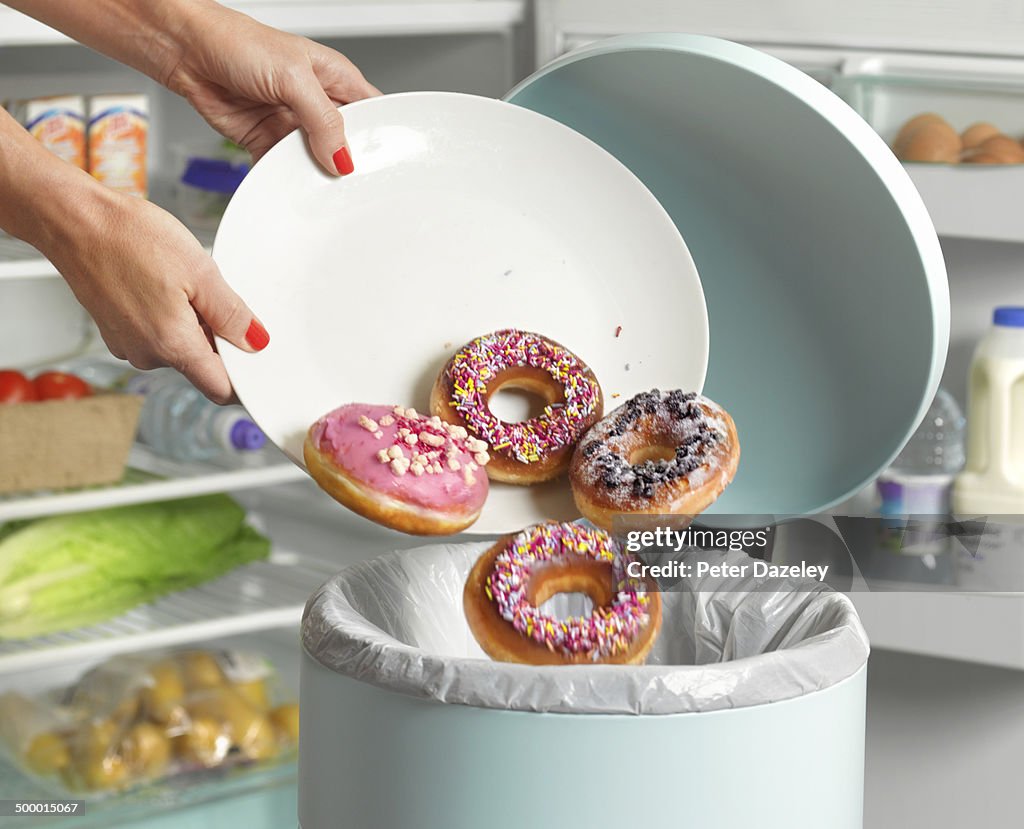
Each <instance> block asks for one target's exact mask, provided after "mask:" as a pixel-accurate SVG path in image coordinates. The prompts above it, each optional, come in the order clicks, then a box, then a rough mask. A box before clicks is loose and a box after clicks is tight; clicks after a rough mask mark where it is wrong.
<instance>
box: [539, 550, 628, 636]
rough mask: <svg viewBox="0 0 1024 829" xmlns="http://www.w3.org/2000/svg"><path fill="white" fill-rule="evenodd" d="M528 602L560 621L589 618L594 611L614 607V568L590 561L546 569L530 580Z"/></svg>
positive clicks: (603, 563)
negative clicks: (577, 617)
mask: <svg viewBox="0 0 1024 829" xmlns="http://www.w3.org/2000/svg"><path fill="white" fill-rule="evenodd" d="M526 598H527V600H528V601H529V602H530V603H531V604H533V605H535V606H536V607H537V608H539V609H540V610H541V611H542V612H544V613H550V614H551V615H552V616H554V617H555V618H556V619H558V620H559V621H564V620H565V619H568V618H569V617H570V616H589V615H590V614H591V613H593V612H594V608H595V607H608V606H609V605H610V604H611V603H612V599H613V598H614V595H613V591H612V571H611V566H610V565H609V564H607V562H600V561H592V560H587V561H580V562H579V563H574V564H573V565H571V566H568V567H562V566H554V565H552V566H548V567H545V568H543V569H541V570H540V572H538V573H535V574H534V575H533V577H532V578H531V579H530V583H529V584H528V585H527V586H526Z"/></svg>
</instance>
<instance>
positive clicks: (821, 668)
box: [302, 542, 869, 714]
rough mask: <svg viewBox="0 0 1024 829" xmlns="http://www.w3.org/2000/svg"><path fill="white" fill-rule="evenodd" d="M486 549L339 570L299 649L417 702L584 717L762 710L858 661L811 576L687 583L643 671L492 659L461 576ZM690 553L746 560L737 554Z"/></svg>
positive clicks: (665, 596) (848, 617)
mask: <svg viewBox="0 0 1024 829" xmlns="http://www.w3.org/2000/svg"><path fill="white" fill-rule="evenodd" d="M490 544H491V542H484V543H472V544H464V545H433V546H429V547H422V548H419V549H416V550H409V551H403V552H398V553H391V554H389V555H385V556H382V557H380V558H377V559H374V560H372V561H367V562H362V563H359V564H355V565H353V566H351V567H348V568H346V569H345V570H343V571H342V572H341V573H339V574H338V575H337V576H335V577H334V578H332V579H331V580H329V581H328V582H326V583H325V584H324V585H323V586H322V587H320V589H319V590H318V591H317V592H316V593H314V594H313V596H312V597H311V598H310V600H309V602H308V603H307V605H306V612H305V616H304V622H303V629H302V640H303V645H304V647H305V649H306V651H307V652H308V653H309V654H310V656H312V657H313V658H314V659H316V660H317V661H318V662H320V663H321V664H322V665H324V666H326V667H327V668H329V669H331V670H334V671H336V672H338V673H340V674H344V675H347V676H350V677H353V678H355V679H358V680H362V681H364V682H368V683H371V684H373V685H376V686H378V687H380V688H384V689H388V690H392V691H398V692H401V693H404V694H410V695H413V696H416V697H420V698H425V699H432V700H436V701H438V702H443V703H456V704H462V705H474V706H481V707H485V708H500V709H508V710H517V711H543V712H557V713H581V714H583V713H587V714H677V713H685V712H691V711H713V710H716V709H724V708H739V707H743V706H753V705H763V704H766V703H771V702H777V701H780V700H785V699H790V698H794V697H798V696H802V695H804V694H808V693H810V692H813V691H816V690H820V689H823V688H827V687H829V686H831V685H834V684H836V683H838V682H841V681H842V680H844V679H846V678H847V677H849V676H852V675H853V674H854V673H856V672H857V671H858V670H859V669H860V668H861V667H862V666H863V665H864V663H865V662H866V660H867V657H868V650H869V648H868V640H867V635H866V634H865V632H864V629H863V627H861V624H860V621H859V619H858V618H857V614H856V611H855V610H854V608H853V605H852V603H851V602H850V600H849V599H848V598H847V597H846V596H844V595H842V594H840V593H836V592H833V591H832V590H831V589H830V588H829V587H827V586H824V585H822V584H820V583H819V582H815V581H796V580H791V579H770V578H755V577H753V576H750V577H746V578H737V579H731V580H723V579H721V578H717V579H715V580H714V581H713V582H712V581H711V580H710V579H708V578H706V577H705V578H701V579H698V578H691V579H684V580H683V581H682V582H680V583H679V584H678V585H675V586H674V587H673V590H672V591H671V592H663V593H662V614H663V619H662V628H661V632H660V634H659V635H658V639H657V641H656V642H655V645H654V648H653V650H652V651H651V654H650V656H649V658H648V660H647V664H646V665H642V666H628V665H567V666H554V667H537V666H530V665H517V664H510V663H503V662H495V661H492V660H491V659H490V658H489V657H487V656H486V655H485V654H484V652H483V651H482V650H481V649H480V646H479V645H478V644H477V643H476V640H475V639H474V638H473V635H472V633H471V632H470V630H469V626H468V625H467V623H466V620H465V617H464V616H463V609H462V591H463V585H464V583H465V580H466V576H467V575H468V573H469V570H470V569H471V568H472V566H473V564H474V563H475V561H476V559H477V558H478V556H479V555H480V554H481V553H482V552H483V551H484V550H486V549H487V548H488V547H489V546H490ZM700 556H701V558H702V559H703V560H712V561H714V562H715V563H735V564H738V563H750V562H752V561H753V560H752V559H750V558H749V557H747V556H746V555H744V554H743V553H739V552H721V553H710V554H709V553H701V554H700ZM557 610H558V609H557V608H556V611H557Z"/></svg>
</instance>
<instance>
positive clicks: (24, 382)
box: [0, 371, 39, 403]
mask: <svg viewBox="0 0 1024 829" xmlns="http://www.w3.org/2000/svg"><path fill="white" fill-rule="evenodd" d="M38 399H39V394H38V393H37V392H36V387H35V386H34V385H33V384H32V381H31V380H29V379H28V378H27V377H26V376H25V375H24V374H22V373H21V372H20V371H0V403H28V402H30V401H32V400H38Z"/></svg>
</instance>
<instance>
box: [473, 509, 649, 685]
mask: <svg viewBox="0 0 1024 829" xmlns="http://www.w3.org/2000/svg"><path fill="white" fill-rule="evenodd" d="M633 560H634V559H633V556H631V555H630V554H629V553H627V552H626V551H625V550H623V549H622V548H621V547H620V546H619V545H618V543H617V542H616V541H615V540H614V539H613V538H612V536H611V535H610V534H608V533H607V532H605V531H604V530H599V529H595V528H592V527H588V526H585V525H582V524H565V523H557V522H550V523H545V524H536V525H534V526H532V527H527V528H526V529H525V530H522V531H521V532H519V533H515V534H514V535H508V536H505V537H504V538H502V539H500V540H499V541H498V542H497V543H496V544H494V546H492V547H490V548H489V549H488V550H487V551H485V552H484V553H483V555H481V556H480V558H479V559H478V560H477V562H476V564H475V565H473V569H472V570H471V571H470V574H469V578H468V579H467V580H466V586H465V589H464V591H463V594H462V599H463V609H464V611H465V614H466V620H467V622H468V623H469V627H470V630H472V632H473V636H474V637H476V640H477V642H479V643H480V647H481V648H483V650H484V652H485V653H487V655H488V656H490V657H491V658H492V659H496V660H498V661H501V662H520V663H525V664H530V665H572V664H596V663H607V664H616V665H636V664H640V663H642V662H643V661H644V660H645V659H646V658H647V654H648V653H649V652H650V650H651V647H652V646H653V645H654V640H655V638H656V637H657V635H658V630H659V629H660V627H661V596H660V595H659V593H658V592H657V590H656V587H655V585H653V584H652V583H651V582H650V581H648V580H646V579H637V578H633V577H631V576H629V575H628V571H627V568H628V566H629V564H630V562H632V561H633ZM560 593H584V594H586V595H587V596H588V597H589V598H590V600H591V602H592V604H593V609H592V611H591V612H590V613H589V614H585V615H580V616H569V617H567V618H559V617H557V616H555V615H554V614H552V613H548V612H545V611H543V610H542V609H541V606H542V605H543V604H544V603H545V602H546V601H547V600H548V599H549V598H551V597H552V596H555V595H557V594H560Z"/></svg>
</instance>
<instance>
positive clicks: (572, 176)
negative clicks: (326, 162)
mask: <svg viewBox="0 0 1024 829" xmlns="http://www.w3.org/2000/svg"><path fill="white" fill-rule="evenodd" d="M342 112H343V113H344V115H345V122H346V130H347V134H348V138H349V141H350V144H351V147H352V156H353V159H354V160H355V165H356V171H355V173H353V174H352V175H349V176H346V177H344V178H331V177H328V176H327V175H325V174H324V173H322V172H320V171H319V169H318V167H317V165H316V163H315V162H314V161H313V160H312V158H311V156H310V155H309V153H308V151H307V148H306V145H305V142H304V140H303V137H302V136H301V135H300V134H298V133H295V134H292V135H290V136H288V137H287V138H285V139H284V140H283V141H281V142H280V143H279V144H278V145H277V146H276V147H274V149H273V150H271V152H270V153H268V154H267V156H266V157H265V158H264V159H263V160H262V161H260V163H259V164H257V165H256V167H255V168H254V170H253V171H252V172H251V173H250V174H249V176H248V177H247V178H246V180H245V182H244V183H243V184H242V186H241V188H240V189H239V190H238V192H237V194H236V195H235V197H234V198H233V199H232V201H231V204H230V205H229V207H228V210H227V212H226V214H225V216H224V220H223V222H222V224H221V226H220V230H219V231H218V234H217V239H216V243H215V245H214V258H215V259H216V261H217V263H218V265H219V266H220V268H221V270H222V272H223V273H224V276H225V277H226V278H227V280H228V282H229V283H230V284H231V286H232V287H233V288H234V289H235V290H236V291H238V292H239V293H240V294H241V295H242V296H243V297H244V298H245V300H246V301H247V302H248V303H249V305H250V306H251V307H252V308H253V310H254V311H255V313H256V314H257V315H259V317H260V318H261V319H262V320H263V322H264V323H265V325H266V327H267V329H268V331H269V332H270V336H271V341H270V345H269V346H268V347H267V348H266V349H265V350H264V351H263V352H261V353H259V354H247V353H244V352H242V351H240V350H238V349H236V348H234V347H233V346H231V345H229V344H227V343H224V342H220V343H219V344H218V345H219V348H220V351H221V353H222V355H223V357H224V362H225V364H226V366H227V369H228V373H229V374H230V376H231V381H232V383H233V384H234V386H235V389H236V391H237V392H238V396H239V398H240V399H241V401H242V403H243V404H244V405H245V406H246V408H247V409H248V410H249V412H250V413H251V414H252V416H253V418H254V419H255V420H256V422H257V423H258V424H259V425H260V427H261V428H262V429H263V430H264V431H265V432H266V433H267V435H268V436H269V437H270V439H271V440H273V441H274V443H276V444H277V445H278V446H279V447H281V448H282V449H283V450H284V451H285V452H286V453H287V454H288V456H289V457H291V458H292V460H294V461H295V462H296V463H298V464H301V463H302V442H303V439H304V436H305V433H306V430H307V429H308V428H309V425H310V424H311V423H312V422H313V421H314V420H316V419H317V418H318V417H319V416H320V415H322V414H324V413H325V412H327V411H329V410H331V409H333V408H336V407H337V406H340V405H343V404H345V403H349V402H353V401H359V402H367V403H400V404H403V405H406V406H410V405H411V406H415V407H416V408H417V409H419V410H421V411H425V410H426V409H427V402H428V397H429V393H430V388H431V385H432V383H433V381H434V379H435V377H436V376H437V374H438V372H439V371H440V370H441V368H442V367H443V366H444V364H445V362H446V361H447V359H448V358H449V357H450V356H451V354H452V353H453V351H454V350H455V349H457V348H458V347H459V346H461V345H462V344H464V343H465V342H467V341H469V340H471V339H472V338H474V337H476V336H478V335H480V334H484V333H487V332H489V331H493V330H496V329H499V328H508V327H517V328H523V329H527V330H531V331H537V332H540V333H542V334H545V335H547V336H549V337H551V338H552V339H555V340H557V341H559V342H561V343H562V344H564V345H565V346H567V347H568V348H570V349H572V350H573V351H575V352H576V353H577V354H578V355H579V356H580V357H581V358H582V359H583V360H585V361H586V362H588V363H589V364H590V366H591V367H592V368H593V369H594V371H595V372H596V374H597V377H598V380H599V381H600V382H601V386H602V388H603V390H604V394H605V399H606V409H610V408H612V407H614V406H616V405H618V404H619V403H621V402H623V401H624V400H625V399H626V398H628V397H629V396H631V395H633V394H636V393H637V392H640V391H644V390H646V389H650V388H653V387H660V388H675V387H679V388H684V389H693V390H699V389H700V388H701V387H702V385H703V382H704V374H705V371H706V368H707V360H708V324H707V312H706V309H705V305H704V295H703V292H702V290H701V284H700V280H699V278H698V276H697V271H696V268H695V267H694V263H693V260H692V258H691V257H690V254H689V252H688V250H687V248H686V245H685V244H684V242H683V240H682V238H681V236H680V234H679V231H678V230H677V229H676V226H675V225H674V224H673V222H672V221H671V219H670V218H669V217H668V215H667V214H666V213H665V211H664V210H663V209H662V207H661V206H660V205H659V203H658V202H657V200H656V199H655V198H654V197H653V196H652V195H651V193H650V192H649V191H648V189H647V188H646V187H645V186H644V185H643V184H641V183H640V181H639V180H638V179H637V178H636V177H635V176H634V175H633V174H632V173H631V172H630V171H629V170H628V169H627V168H626V167H624V166H623V165H622V164H621V163H620V162H618V161H617V160H615V159H614V158H613V157H612V156H611V155H610V154H608V153H607V152H606V151H605V150H603V149H601V148H600V147H598V146H597V145H596V144H594V143H592V142H591V141H590V140H589V139H587V138H584V137H583V136H581V135H580V134H578V133H576V132H574V131H573V130H571V129H569V128H567V127H565V126H563V125H562V124H559V123H558V122H556V121H554V120H551V119H549V118H547V117H546V116H543V115H539V114H537V113H534V112H531V111H529V110H526V109H523V108H521V107H517V106H513V105H511V104H506V103H502V102H500V101H494V100H491V99H489V98H479V97H474V96H468V95H459V94H452V93H435V92H427V93H410V94H402V95H390V96H385V97H382V98H375V99H372V100H368V101H361V102H359V103H356V104H350V105H348V106H345V107H343V108H342ZM503 398H504V399H503ZM493 405H494V408H495V411H497V412H498V413H499V414H501V415H502V416H504V417H505V418H506V419H513V418H515V417H517V416H518V417H522V416H524V415H525V413H526V412H525V410H524V405H525V402H524V401H522V400H519V399H516V398H513V397H511V396H508V395H505V394H498V395H496V396H495V398H494V401H493ZM577 515H578V513H577V512H576V510H575V508H574V506H573V503H572V496H571V493H570V491H569V487H568V483H567V482H566V480H565V479H564V478H563V479H561V480H559V481H554V482H551V483H549V484H545V485H542V486H538V487H515V486H510V485H504V484H495V485H494V486H493V487H492V489H491V495H490V497H489V499H488V501H487V504H486V506H485V508H484V511H483V514H482V515H481V517H480V520H479V521H478V522H477V523H476V524H475V525H474V527H473V528H472V530H473V531H474V532H481V533H492V532H506V531H511V530H516V529H520V528H521V527H523V526H524V525H526V524H529V523H531V522H534V521H540V520H543V519H548V518H573V517H576V516H577Z"/></svg>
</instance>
